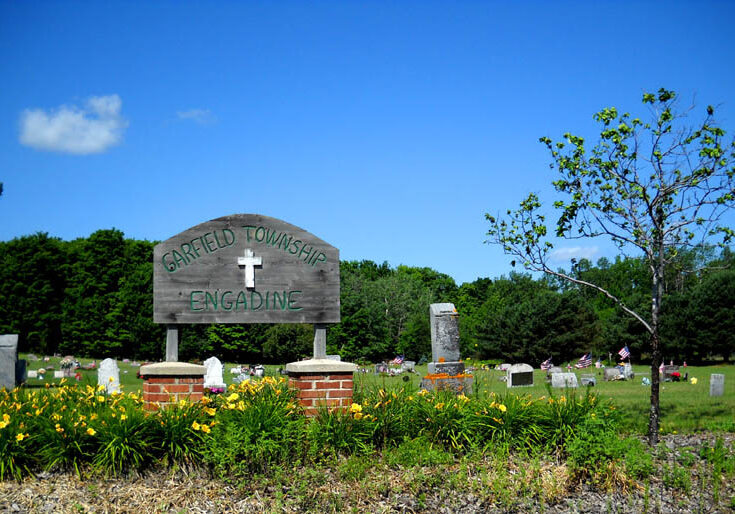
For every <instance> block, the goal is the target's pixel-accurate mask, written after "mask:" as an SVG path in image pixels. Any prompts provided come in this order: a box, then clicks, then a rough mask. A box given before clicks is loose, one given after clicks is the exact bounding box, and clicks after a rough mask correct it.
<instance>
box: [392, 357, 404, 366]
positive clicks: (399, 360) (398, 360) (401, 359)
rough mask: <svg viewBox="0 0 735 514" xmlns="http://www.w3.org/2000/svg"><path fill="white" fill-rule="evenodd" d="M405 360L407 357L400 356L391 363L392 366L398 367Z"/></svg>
mask: <svg viewBox="0 0 735 514" xmlns="http://www.w3.org/2000/svg"><path fill="white" fill-rule="evenodd" d="M403 359H405V357H404V356H403V355H399V356H398V357H396V358H395V359H393V360H392V361H390V363H391V364H395V365H398V364H401V363H403Z"/></svg>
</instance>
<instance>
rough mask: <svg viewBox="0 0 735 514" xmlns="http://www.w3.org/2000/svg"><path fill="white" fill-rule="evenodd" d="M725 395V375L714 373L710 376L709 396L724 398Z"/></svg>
mask: <svg viewBox="0 0 735 514" xmlns="http://www.w3.org/2000/svg"><path fill="white" fill-rule="evenodd" d="M723 394H725V375H722V374H720V373H712V374H711V375H710V376H709V395H710V396H722V395H723Z"/></svg>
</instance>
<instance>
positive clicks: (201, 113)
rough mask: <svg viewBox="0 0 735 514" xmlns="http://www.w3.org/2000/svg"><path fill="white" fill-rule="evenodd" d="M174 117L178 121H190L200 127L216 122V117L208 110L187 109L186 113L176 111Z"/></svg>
mask: <svg viewBox="0 0 735 514" xmlns="http://www.w3.org/2000/svg"><path fill="white" fill-rule="evenodd" d="M176 116H178V117H179V119H180V120H191V121H194V122H196V123H199V124H200V125H209V124H210V123H214V122H215V121H216V120H217V117H216V116H215V115H214V114H212V111H210V110H209V109H189V110H188V111H178V112H177V113H176Z"/></svg>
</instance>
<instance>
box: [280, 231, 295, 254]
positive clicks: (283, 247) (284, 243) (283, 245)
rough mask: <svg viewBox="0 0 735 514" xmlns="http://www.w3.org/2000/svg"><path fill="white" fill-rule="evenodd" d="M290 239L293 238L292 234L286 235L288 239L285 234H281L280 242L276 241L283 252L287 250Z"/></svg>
mask: <svg viewBox="0 0 735 514" xmlns="http://www.w3.org/2000/svg"><path fill="white" fill-rule="evenodd" d="M291 239H293V236H288V240H287V239H286V234H283V237H282V238H281V242H280V243H278V248H280V249H281V250H283V251H284V252H285V251H287V250H288V247H289V246H290V245H291Z"/></svg>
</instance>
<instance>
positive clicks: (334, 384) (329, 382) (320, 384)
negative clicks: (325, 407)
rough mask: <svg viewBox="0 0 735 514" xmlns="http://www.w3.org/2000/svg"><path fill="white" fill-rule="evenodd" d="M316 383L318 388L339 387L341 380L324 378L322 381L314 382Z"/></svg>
mask: <svg viewBox="0 0 735 514" xmlns="http://www.w3.org/2000/svg"><path fill="white" fill-rule="evenodd" d="M314 384H316V388H317V389H339V387H340V384H341V382H339V381H336V382H335V381H332V380H324V381H321V382H314Z"/></svg>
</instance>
